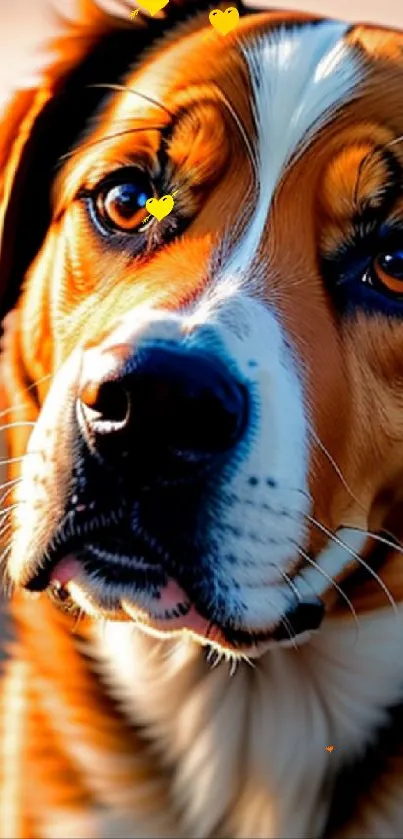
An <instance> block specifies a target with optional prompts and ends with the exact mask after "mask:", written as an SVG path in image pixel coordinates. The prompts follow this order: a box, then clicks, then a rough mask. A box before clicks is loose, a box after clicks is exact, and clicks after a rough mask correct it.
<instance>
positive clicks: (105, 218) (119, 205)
mask: <svg viewBox="0 0 403 839" xmlns="http://www.w3.org/2000/svg"><path fill="white" fill-rule="evenodd" d="M153 196H154V191H153V188H152V185H151V183H150V180H149V178H148V177H147V175H145V173H143V172H140V171H136V172H135V173H133V172H131V173H128V172H126V173H123V172H121V173H120V175H119V177H115V178H114V179H111V178H109V179H108V181H107V182H104V183H103V185H101V187H100V188H99V189H98V191H97V194H96V196H95V208H96V213H97V215H98V217H99V218H100V220H101V221H102V222H103V223H104V224H105V223H106V224H107V225H108V226H109V227H112V228H113V229H114V230H120V231H123V232H125V233H130V232H132V231H135V230H137V228H138V227H139V226H140V225H141V223H142V222H143V221H144V219H145V218H146V216H147V210H146V201H148V199H149V198H152V197H153Z"/></svg>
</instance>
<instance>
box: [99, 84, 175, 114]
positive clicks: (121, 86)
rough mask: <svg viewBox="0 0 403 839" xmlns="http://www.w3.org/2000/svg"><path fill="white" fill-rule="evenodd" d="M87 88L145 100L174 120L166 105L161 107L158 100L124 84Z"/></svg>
mask: <svg viewBox="0 0 403 839" xmlns="http://www.w3.org/2000/svg"><path fill="white" fill-rule="evenodd" d="M87 87H98V88H106V89H108V90H117V91H119V90H121V91H122V92H123V93H132V94H133V95H134V96H139V97H140V98H141V99H145V100H146V102H150V103H151V105H156V107H157V108H161V110H162V111H165V113H166V114H168V116H169V117H170V119H174V116H175V115H174V114H173V113H172V111H170V110H169V108H167V107H166V105H163V104H162V102H159V101H158V99H154V97H153V96H149V95H148V94H147V93H142V91H141V90H136V88H134V87H126V86H125V85H124V84H109V83H105V84H102V83H101V84H89V85H87Z"/></svg>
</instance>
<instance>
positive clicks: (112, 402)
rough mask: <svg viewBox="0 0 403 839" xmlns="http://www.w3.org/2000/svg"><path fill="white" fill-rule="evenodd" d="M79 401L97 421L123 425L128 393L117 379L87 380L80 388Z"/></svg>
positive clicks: (126, 411)
mask: <svg viewBox="0 0 403 839" xmlns="http://www.w3.org/2000/svg"><path fill="white" fill-rule="evenodd" d="M80 401H81V403H82V404H83V406H84V407H85V408H87V409H89V412H91V415H92V417H93V418H94V419H95V416H96V415H97V416H96V418H97V420H98V422H100V421H101V422H102V421H104V422H111V423H117V424H120V425H123V424H125V423H126V421H127V419H128V416H129V411H130V399H129V395H128V393H127V392H126V390H125V389H124V387H123V386H122V384H121V383H120V382H118V381H108V382H101V383H100V384H94V383H93V382H87V383H86V384H85V385H84V386H83V387H82V388H81V390H80Z"/></svg>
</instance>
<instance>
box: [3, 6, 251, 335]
mask: <svg viewBox="0 0 403 839" xmlns="http://www.w3.org/2000/svg"><path fill="white" fill-rule="evenodd" d="M236 3H237V0H235V2H234V5H235V4H236ZM135 5H136V4H135V3H133V4H131V8H133V6H135ZM215 5H220V3H218V4H217V3H216V4H215ZM211 6H214V3H212V2H211V0H170V2H169V4H168V6H166V8H165V9H164V10H163V11H162V12H161V13H160V14H159V15H158V16H156V17H153V18H151V17H150V16H148V15H147V16H146V15H145V14H143V13H142V12H141V11H140V13H139V14H138V15H137V16H136V17H134V18H131V17H130V8H129V7H128V6H127V7H126V5H125V7H124V8H123V4H122V14H121V16H120V17H117V16H113V15H110V14H108V13H107V12H105V11H104V10H102V9H100V8H99V6H98V5H96V3H95V2H94V0H80V5H79V15H78V19H76V20H74V19H72V20H67V19H63V18H62V17H61V16H60V15H58V16H57V24H58V27H59V30H60V32H61V34H60V35H59V36H58V37H57V38H55V39H54V40H53V43H51V45H50V49H49V51H48V54H49V59H48V63H47V65H45V67H44V68H43V69H42V70H41V77H40V81H39V83H38V84H37V86H36V87H35V88H33V89H30V90H24V91H20V92H19V93H17V94H16V95H15V97H14V99H13V100H12V101H11V103H10V105H9V107H8V109H7V110H6V112H5V113H4V115H3V119H2V120H1V124H0V243H1V244H0V321H1V320H2V319H3V317H4V316H5V314H6V313H7V312H8V311H10V309H12V308H13V306H14V305H15V303H16V301H17V299H18V296H19V291H20V288H21V284H22V282H23V278H24V274H25V272H26V270H27V268H28V267H29V265H30V263H31V262H32V260H33V259H34V257H35V255H36V254H37V253H38V250H39V249H40V246H41V243H42V241H43V239H44V236H45V234H46V230H47V227H48V224H49V221H50V189H51V183H52V179H53V177H54V174H55V170H56V168H57V165H58V161H59V160H60V158H61V156H62V155H63V154H64V153H66V152H67V151H68V150H69V148H71V146H72V145H73V144H74V142H75V141H76V140H77V138H78V137H79V136H80V133H81V132H82V130H83V126H84V125H85V123H86V122H87V121H88V118H89V117H90V116H91V114H92V113H94V111H96V109H97V107H98V105H99V104H100V102H101V100H102V99H103V98H104V96H105V91H102V90H99V89H94V88H92V87H91V85H93V84H96V83H113V82H118V81H121V80H122V77H124V75H125V72H127V68H128V67H130V66H131V65H133V63H134V62H135V61H136V60H138V59H139V58H140V57H141V54H142V52H143V51H144V50H145V49H146V48H147V47H149V46H150V45H151V44H152V42H153V41H154V40H155V39H156V38H158V37H160V36H161V35H162V34H163V33H164V32H165V31H167V30H168V29H169V28H171V26H172V25H173V24H175V23H177V22H180V21H184V20H186V19H187V18H189V17H190V16H192V15H195V14H197V13H198V12H201V11H203V10H206V9H207V8H209V7H211Z"/></svg>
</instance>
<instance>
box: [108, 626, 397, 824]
mask: <svg viewBox="0 0 403 839" xmlns="http://www.w3.org/2000/svg"><path fill="white" fill-rule="evenodd" d="M401 617H402V616H401V615H400V618H397V617H396V615H395V614H394V613H393V611H392V610H391V609H384V610H382V611H379V612H378V613H376V614H374V615H366V616H364V617H360V619H359V632H358V637H357V633H356V626H355V625H354V622H353V620H341V621H340V620H331V619H330V618H329V619H326V620H325V622H324V624H323V626H322V628H321V631H320V632H319V633H318V634H317V635H316V636H315V637H314V638H313V639H312V640H311V642H310V643H309V644H306V645H305V646H304V647H302V648H299V649H297V650H295V649H287V650H285V649H280V648H277V649H273V650H272V651H270V652H269V653H266V654H265V655H264V656H262V657H261V658H260V660H259V661H258V662H257V664H256V668H255V669H251V668H249V667H248V665H247V664H245V663H241V664H240V665H239V668H238V670H237V671H236V673H235V675H234V676H233V677H232V678H230V677H229V671H228V668H227V666H226V665H224V664H222V665H221V666H220V667H218V668H217V669H216V670H212V671H211V670H209V669H208V668H207V666H205V665H204V664H203V662H202V661H201V660H200V659H201V653H200V651H199V650H198V649H197V647H196V646H195V645H194V644H192V643H190V642H189V641H187V640H182V641H175V642H173V643H172V642H170V641H167V642H165V643H161V642H157V641H155V639H152V638H149V637H147V636H146V635H144V634H143V633H142V632H139V631H138V630H137V629H136V628H134V627H132V626H130V625H127V624H117V623H107V624H106V625H103V626H101V625H99V624H98V625H97V626H96V627H95V628H94V633H95V637H94V644H95V652H96V654H97V656H98V659H99V660H100V662H101V663H102V662H103V664H102V669H103V674H104V678H105V681H106V683H107V684H108V685H109V689H110V690H111V692H112V694H113V695H114V696H115V697H116V698H117V700H118V701H119V703H120V705H121V707H122V709H123V710H124V712H125V713H126V714H127V715H128V717H129V718H130V719H131V720H133V722H136V723H139V722H141V723H142V724H144V725H146V726H147V728H148V731H149V734H150V737H151V739H154V738H155V743H156V746H158V750H159V753H160V754H161V755H162V756H163V757H164V760H165V761H166V764H167V766H168V767H169V768H170V777H171V787H172V799H173V802H174V805H177V806H178V809H180V810H181V811H182V813H183V822H182V824H181V825H180V826H179V828H181V827H182V826H183V828H184V830H185V832H186V830H187V831H188V833H189V835H197V836H215V835H217V825H218V824H219V825H220V828H221V830H222V833H221V830H220V835H225V836H236V837H246V836H257V837H260V839H278V837H286V836H294V837H305V836H320V835H321V831H322V830H323V824H324V821H325V820H326V807H327V806H328V803H329V798H328V796H327V795H325V794H324V789H328V790H329V796H330V793H331V788H332V783H333V781H334V779H335V777H336V774H337V772H338V771H340V769H341V767H342V766H343V765H344V764H346V763H348V762H349V761H350V760H353V759H354V758H355V757H359V756H361V754H362V753H363V751H364V749H365V747H366V746H367V745H368V744H369V743H370V742H371V740H372V739H373V737H374V732H376V729H377V727H378V726H380V725H382V724H383V723H385V722H386V720H387V710H386V709H387V707H388V706H389V705H392V704H393V703H394V702H396V701H397V700H398V699H400V698H401V697H402V684H403V666H402V662H401V655H400V650H401V637H402V623H401ZM328 745H333V746H334V751H333V753H331V754H330V753H329V752H327V751H326V746H328ZM357 835H358V834H357ZM366 835H367V834H366ZM376 835H377V834H376V833H374V834H372V833H369V834H368V836H371V837H374V836H376ZM385 835H386V834H385ZM387 835H395V834H394V833H390V834H389V833H388V834H387ZM396 835H397V834H396Z"/></svg>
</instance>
